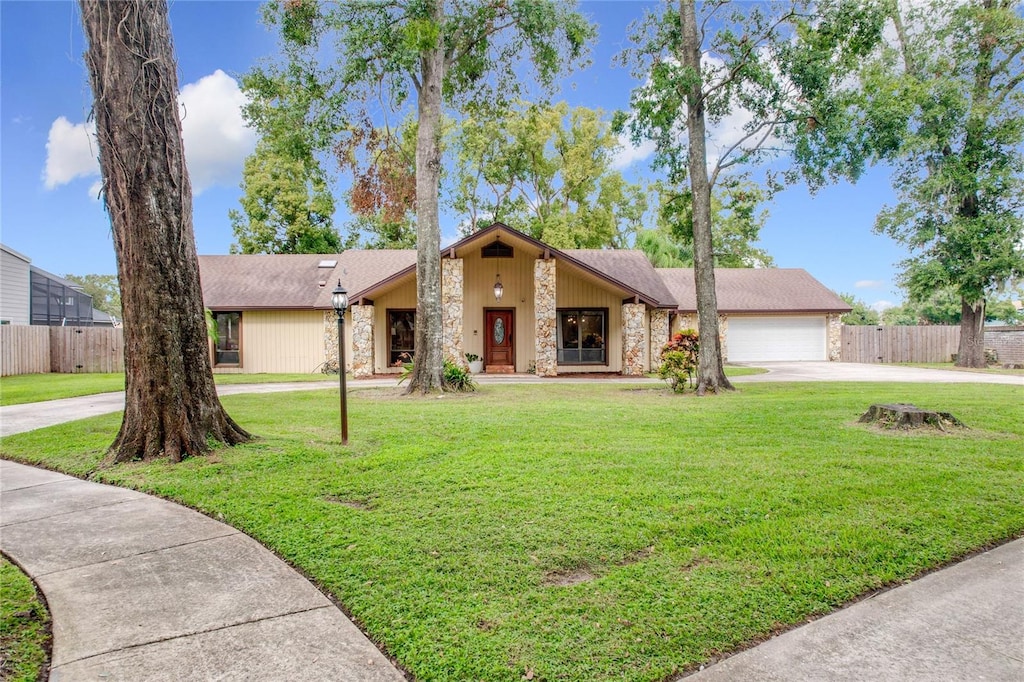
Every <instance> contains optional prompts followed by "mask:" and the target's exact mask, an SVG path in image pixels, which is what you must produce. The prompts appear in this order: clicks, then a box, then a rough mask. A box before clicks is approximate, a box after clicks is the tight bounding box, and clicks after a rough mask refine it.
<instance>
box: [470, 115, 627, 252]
mask: <svg viewBox="0 0 1024 682" xmlns="http://www.w3.org/2000/svg"><path fill="white" fill-rule="evenodd" d="M453 146H454V148H455V151H456V156H457V163H456V167H455V178H454V182H453V183H452V184H453V185H454V192H453V201H452V205H453V208H455V209H456V210H457V211H459V212H461V213H464V214H466V215H467V216H469V221H468V224H467V225H465V226H464V229H465V231H466V232H472V231H473V230H475V229H477V226H478V225H480V224H489V223H490V221H492V220H499V221H502V222H506V223H508V224H510V225H516V226H517V227H520V228H521V229H522V230H523V231H525V232H527V233H528V234H530V235H531V236H533V237H535V238H537V239H541V240H543V241H545V242H547V243H548V244H551V245H552V246H556V247H558V248H600V247H605V246H615V245H623V244H625V243H627V242H628V241H629V238H628V236H629V234H630V232H631V231H635V230H636V229H638V228H639V225H640V223H641V222H642V218H643V215H644V213H645V212H646V210H647V197H646V194H645V192H644V190H643V188H642V187H641V186H640V185H637V184H634V183H629V182H627V181H626V180H625V178H623V176H622V173H621V172H620V171H618V170H615V169H614V168H613V162H614V153H615V151H616V150H617V149H618V147H619V140H618V137H617V136H616V135H615V133H614V132H612V130H611V122H610V121H609V120H607V119H606V118H605V117H604V115H603V113H602V112H601V111H600V110H599V109H589V108H587V107H573V108H570V107H569V105H568V104H566V103H565V102H559V103H557V104H529V103H525V102H520V103H518V104H517V105H516V106H514V107H511V108H509V109H508V110H506V111H503V112H498V114H497V116H495V117H487V116H471V117H467V118H466V119H465V120H463V121H462V122H461V124H460V126H459V131H458V133H457V134H456V136H455V139H454V141H453ZM481 218H485V219H486V220H485V221H481Z"/></svg>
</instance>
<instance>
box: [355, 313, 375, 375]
mask: <svg viewBox="0 0 1024 682" xmlns="http://www.w3.org/2000/svg"><path fill="white" fill-rule="evenodd" d="M350 310H351V311H352V377H353V378H359V377H372V376H373V311H374V308H373V306H372V305H354V306H352V307H351V308H350Z"/></svg>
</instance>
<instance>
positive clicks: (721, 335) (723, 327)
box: [718, 315, 729, 362]
mask: <svg viewBox="0 0 1024 682" xmlns="http://www.w3.org/2000/svg"><path fill="white" fill-rule="evenodd" d="M718 345H720V346H721V347H722V362H729V316H728V315H719V316H718Z"/></svg>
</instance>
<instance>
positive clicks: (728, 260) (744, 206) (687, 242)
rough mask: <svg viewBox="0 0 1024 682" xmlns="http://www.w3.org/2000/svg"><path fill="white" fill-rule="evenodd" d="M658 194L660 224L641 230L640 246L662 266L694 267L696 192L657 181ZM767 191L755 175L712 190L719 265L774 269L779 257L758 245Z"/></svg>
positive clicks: (713, 235) (714, 243) (730, 180)
mask: <svg viewBox="0 0 1024 682" xmlns="http://www.w3.org/2000/svg"><path fill="white" fill-rule="evenodd" d="M653 189H654V192H655V193H656V195H657V196H658V223H657V227H655V228H654V229H647V230H641V231H640V232H638V233H637V238H636V242H635V247H636V248H638V249H640V250H641V251H643V252H644V253H645V254H647V258H648V259H649V260H650V261H651V263H653V264H654V266H655V267H658V268H692V267H693V265H694V261H693V193H692V192H691V191H690V190H689V188H683V187H674V186H671V185H669V184H667V183H664V182H657V183H654V186H653ZM767 198H768V197H767V193H766V192H765V191H764V190H763V189H762V188H761V187H760V186H758V185H757V184H755V183H753V182H750V181H749V180H741V179H739V178H733V177H727V178H723V179H722V181H721V182H719V184H718V186H717V187H716V188H715V190H714V191H713V192H712V194H711V226H712V233H711V240H712V249H713V252H714V259H715V266H716V267H723V268H754V267H758V268H769V267H773V266H774V265H775V259H774V258H772V257H771V255H770V254H769V253H768V252H767V251H765V250H764V249H761V248H758V247H756V246H754V242H756V241H757V238H758V235H759V234H760V232H761V228H762V227H763V226H764V221H765V219H766V218H767V217H768V211H767V210H763V209H761V210H759V208H758V207H759V206H760V205H762V203H763V202H765V201H766V200H767Z"/></svg>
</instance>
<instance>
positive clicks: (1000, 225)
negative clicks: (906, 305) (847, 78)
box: [857, 0, 1024, 367]
mask: <svg viewBox="0 0 1024 682" xmlns="http://www.w3.org/2000/svg"><path fill="white" fill-rule="evenodd" d="M891 11H892V15H891V17H892V21H893V26H894V28H895V31H894V34H895V40H894V41H892V43H891V44H889V45H887V46H885V47H884V49H881V50H879V52H878V54H877V56H876V58H875V59H873V60H871V61H870V62H869V63H868V64H867V65H866V66H865V68H864V70H863V72H862V82H863V90H862V91H861V92H860V93H859V94H860V98H859V100H858V101H857V103H858V104H859V105H860V107H859V108H860V111H861V112H863V114H862V115H863V117H864V118H865V119H866V122H867V123H868V125H867V126H865V128H866V129H867V130H868V131H869V132H870V133H871V134H872V135H874V136H875V137H876V138H878V139H876V140H872V143H873V144H875V145H877V146H878V148H879V149H878V151H879V152H880V154H879V155H880V156H881V158H888V159H891V160H892V161H893V162H894V165H895V172H894V177H893V186H894V187H895V188H896V193H897V197H898V202H897V204H896V205H895V206H889V207H886V208H885V209H884V210H883V211H882V212H881V213H880V214H879V216H878V220H877V223H876V230H877V231H878V232H880V233H884V234H888V235H890V236H892V237H893V238H895V239H896V240H898V241H900V242H902V243H903V244H905V245H906V246H908V247H909V248H910V250H911V253H912V256H911V258H909V259H908V260H906V261H904V263H903V266H904V272H903V283H904V285H905V286H906V288H907V290H908V292H909V294H910V296H911V298H912V300H914V301H923V300H925V299H926V298H928V297H929V296H930V295H931V294H932V292H934V291H936V290H937V289H943V288H948V289H951V290H952V291H954V292H955V294H956V295H957V297H958V298H959V303H960V345H959V348H958V353H957V365H959V366H961V367H984V366H985V353H984V324H985V319H986V317H987V315H986V310H985V306H986V300H987V299H989V298H991V297H993V296H994V295H996V294H998V293H999V292H1000V291H1001V290H1003V289H1004V288H1005V287H1006V286H1008V285H1009V284H1011V283H1012V282H1013V281H1014V280H1020V279H1021V278H1024V217H1022V209H1024V86H1022V83H1024V17H1022V16H1021V13H1020V4H1019V3H1018V2H1015V1H1012V0H973V1H971V2H959V1H957V2H953V1H951V0H931V1H930V2H928V3H926V4H903V3H893V4H892V7H891ZM862 134H863V133H862Z"/></svg>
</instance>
